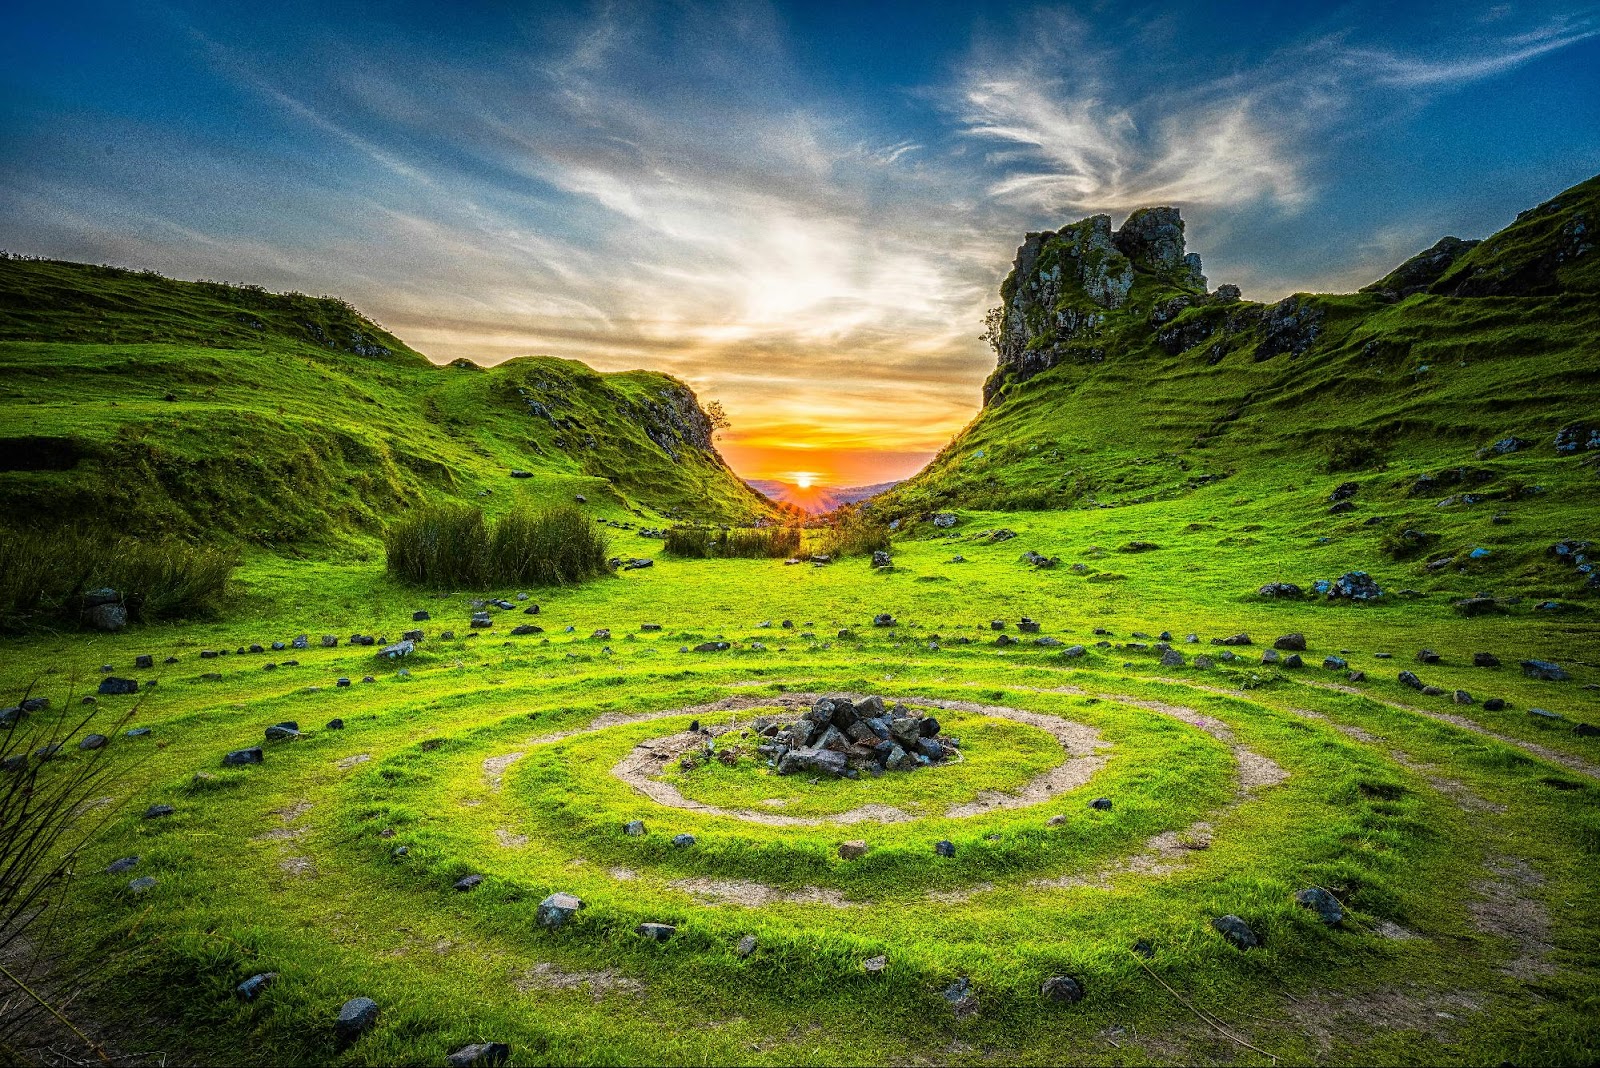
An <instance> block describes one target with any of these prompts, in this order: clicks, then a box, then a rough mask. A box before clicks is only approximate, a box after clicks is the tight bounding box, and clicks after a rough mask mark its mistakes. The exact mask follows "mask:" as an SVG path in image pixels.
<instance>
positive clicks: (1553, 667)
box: [100, 660, 1572, 693]
mask: <svg viewBox="0 0 1600 1068" xmlns="http://www.w3.org/2000/svg"><path fill="white" fill-rule="evenodd" d="M1518 663H1519V664H1521V666H1522V673H1523V674H1524V675H1526V676H1527V677H1528V678H1530V679H1540V680H1542V681H1544V682H1565V681H1566V680H1567V679H1570V678H1571V677H1572V676H1571V675H1569V674H1567V672H1566V670H1565V669H1564V668H1562V666H1561V665H1560V664H1555V663H1552V662H1550V661H1549V660H1521V661H1518ZM108 681H109V680H108ZM100 692H101V693H105V692H106V690H105V685H104V683H102V684H101V688H100Z"/></svg>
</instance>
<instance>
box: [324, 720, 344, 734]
mask: <svg viewBox="0 0 1600 1068" xmlns="http://www.w3.org/2000/svg"><path fill="white" fill-rule="evenodd" d="M327 729H328V730H330V731H342V730H344V720H342V719H339V718H337V717H335V718H333V719H330V720H329V721H328V727H327Z"/></svg>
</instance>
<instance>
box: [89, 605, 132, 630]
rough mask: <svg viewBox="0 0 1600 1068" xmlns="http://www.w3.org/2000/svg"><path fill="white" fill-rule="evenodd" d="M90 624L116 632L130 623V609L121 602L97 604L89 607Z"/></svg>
mask: <svg viewBox="0 0 1600 1068" xmlns="http://www.w3.org/2000/svg"><path fill="white" fill-rule="evenodd" d="M89 625H90V626H92V627H93V628H94V629H95V630H103V631H107V632H109V633H115V632H116V631H119V630H121V629H122V628H123V627H126V626H127V625H128V610H127V609H126V608H124V607H122V605H120V604H97V605H95V606H94V607H92V608H90V609H89Z"/></svg>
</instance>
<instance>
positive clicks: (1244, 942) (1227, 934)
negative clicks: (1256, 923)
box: [1211, 916, 1261, 950]
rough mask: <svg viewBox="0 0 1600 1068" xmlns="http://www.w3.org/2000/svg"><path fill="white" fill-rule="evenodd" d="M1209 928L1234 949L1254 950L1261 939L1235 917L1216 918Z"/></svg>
mask: <svg viewBox="0 0 1600 1068" xmlns="http://www.w3.org/2000/svg"><path fill="white" fill-rule="evenodd" d="M1211 926H1212V927H1215V928H1216V929H1217V931H1218V932H1219V933H1221V935H1222V937H1223V938H1226V939H1227V940H1228V941H1229V942H1230V943H1231V944H1232V945H1233V947H1234V948H1235V949H1239V950H1246V949H1254V948H1256V947H1257V946H1259V945H1260V944H1261V939H1260V938H1259V937H1258V936H1257V935H1256V933H1255V932H1254V931H1252V930H1251V929H1250V925H1249V924H1247V923H1245V922H1244V921H1243V920H1241V919H1240V918H1239V917H1237V916H1218V917H1217V918H1216V919H1214V920H1212V921H1211Z"/></svg>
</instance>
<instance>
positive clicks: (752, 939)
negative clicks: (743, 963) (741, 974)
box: [733, 935, 756, 960]
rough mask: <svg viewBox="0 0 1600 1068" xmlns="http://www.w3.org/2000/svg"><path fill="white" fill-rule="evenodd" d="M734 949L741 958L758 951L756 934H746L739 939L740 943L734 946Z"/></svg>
mask: <svg viewBox="0 0 1600 1068" xmlns="http://www.w3.org/2000/svg"><path fill="white" fill-rule="evenodd" d="M733 951H734V953H736V954H737V955H738V956H739V959H740V960H743V959H744V958H746V957H748V956H750V954H752V953H754V952H755V951H756V936H755V935H745V936H744V937H743V938H741V939H739V944H738V945H737V946H735V947H734V948H733Z"/></svg>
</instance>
